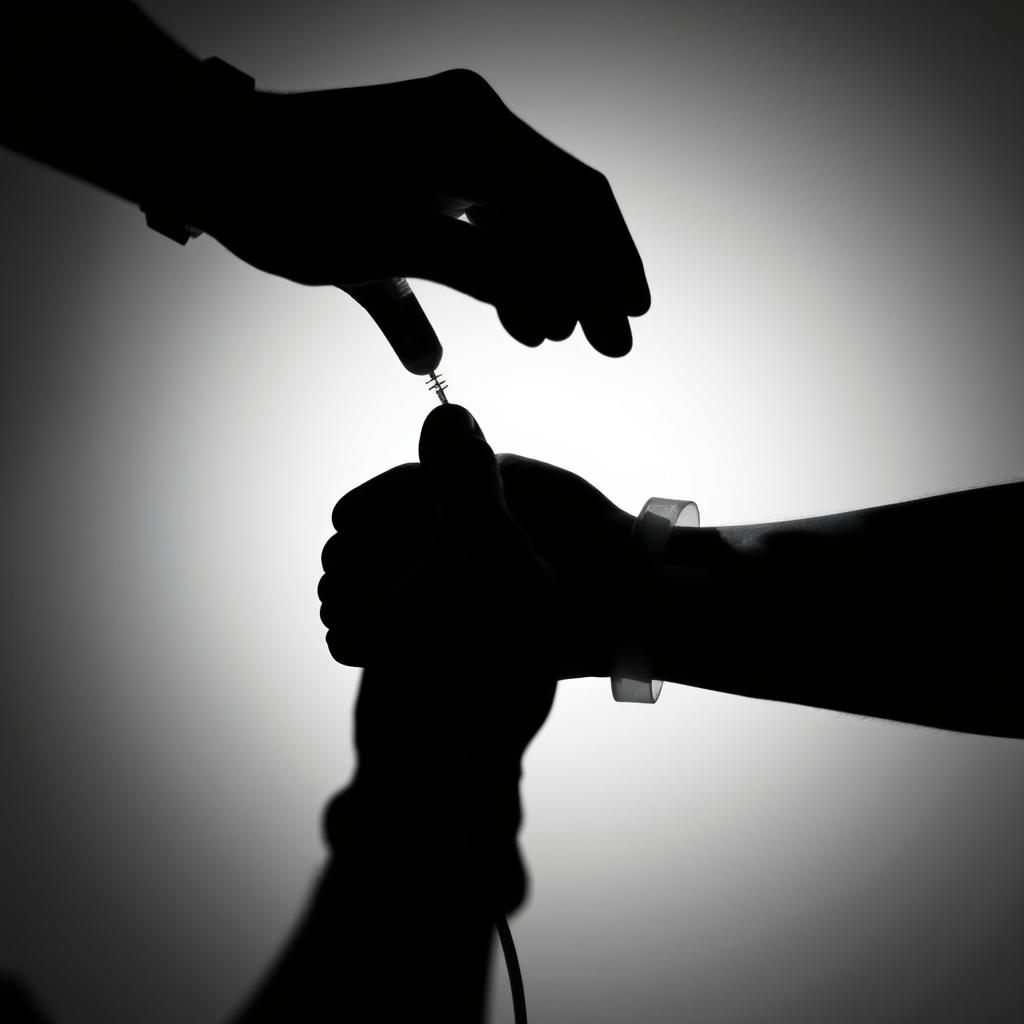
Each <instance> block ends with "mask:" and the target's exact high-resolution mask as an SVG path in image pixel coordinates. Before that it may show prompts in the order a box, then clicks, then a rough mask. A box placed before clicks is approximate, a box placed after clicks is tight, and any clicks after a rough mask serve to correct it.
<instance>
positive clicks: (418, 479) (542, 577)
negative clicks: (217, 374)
mask: <svg viewBox="0 0 1024 1024" xmlns="http://www.w3.org/2000/svg"><path fill="white" fill-rule="evenodd" d="M420 459H421V461H420V463H419V464H416V465H406V466H399V467H397V468H396V469H393V470H390V471H389V472H387V473H384V474H382V475H381V476H379V477H376V478H375V479H373V480H371V481H369V482H368V483H366V484H363V485H362V486H361V487H358V488H356V489H355V490H354V491H352V492H350V493H349V494H348V495H346V496H345V497H344V498H343V499H342V500H341V501H340V502H339V503H338V505H337V507H336V508H335V511H334V524H335V527H336V529H337V531H338V532H337V534H336V535H335V536H334V537H333V538H331V540H330V541H328V543H327V545H326V547H325V549H324V557H323V563H324V569H325V574H324V576H323V579H322V580H321V584H320V598H321V602H322V612H321V615H322V618H323V621H324V623H325V624H326V625H327V627H328V634H327V641H328V646H329V648H330V650H331V653H332V654H333V655H334V657H335V658H337V659H338V660H339V661H341V662H343V663H345V664H349V665H361V666H365V667H366V672H365V673H364V676H363V680H362V683H361V686H360V693H359V699H358V702H357V706H356V747H357V751H358V755H359V768H358V773H357V776H356V780H355V783H354V784H353V786H352V787H350V789H349V790H347V791H346V792H345V793H343V794H342V795H341V796H340V797H339V798H338V801H337V802H336V804H335V806H334V807H333V808H332V810H331V812H330V813H329V815H328V835H329V836H331V837H332V845H334V846H335V848H337V844H338V843H339V842H343V836H344V835H345V834H348V833H346V831H345V829H346V828H348V829H349V833H350V831H351V825H350V824H349V823H350V822H351V820H352V816H353V808H354V807H355V808H359V810H358V813H356V815H355V816H356V817H357V818H359V820H362V821H366V820H368V819H372V820H373V821H374V827H375V828H377V829H378V830H379V829H381V828H383V829H385V830H386V828H387V827H388V826H386V825H384V824H382V822H381V814H385V815H386V816H387V817H388V818H389V820H393V821H394V822H396V823H397V824H396V825H395V827H397V828H400V829H403V830H408V829H412V830H413V831H418V832H419V833H420V834H427V833H430V834H432V835H433V836H434V837H435V839H436V838H437V837H438V836H439V835H443V836H445V837H451V836H454V835H458V836H459V837H460V838H459V840H458V842H456V843H453V846H454V847H457V848H458V850H459V854H458V856H460V857H462V858H464V860H463V864H464V867H463V870H462V872H461V873H462V874H464V875H465V876H467V877H468V876H471V875H473V874H474V873H476V874H477V875H478V877H479V878H480V879H481V884H482V885H483V884H485V882H484V881H483V880H486V884H487V885H492V884H495V885H497V887H498V894H497V895H496V896H495V899H496V900H497V901H498V904H499V909H501V910H502V911H504V912H507V911H508V910H510V909H511V908H512V907H514V906H516V905H517V904H518V903H519V902H520V901H521V899H522V895H523V885H524V875H523V871H522V867H521V863H520V861H519V858H518V851H517V850H516V847H515V835H516V831H517V829H518V827H519V822H520V805H519V794H518V782H519V774H520V762H521V759H522V755H523V752H524V750H525V748H526V746H527V744H528V743H529V742H530V740H531V739H532V737H533V736H534V734H535V733H536V732H537V730H538V729H539V728H540V726H541V725H542V724H543V722H544V719H545V718H546V716H547V714H548V711H549V709H550V706H551V702H552V700H553V697H554V688H555V681H556V678H558V677H559V676H567V675H574V674H576V675H583V674H588V673H589V672H590V671H591V670H594V671H600V670H601V668H602V667H603V666H601V665H599V661H600V658H601V655H600V653H598V654H595V648H596V650H597V651H598V652H600V650H601V649H602V646H604V647H606V646H607V644H608V635H609V633H610V629H609V628H608V624H609V616H610V612H609V611H608V608H607V606H606V605H607V601H606V600H605V597H606V595H607V594H608V593H609V591H610V590H611V589H612V588H611V585H610V583H609V582H606V581H605V579H604V578H603V577H605V576H610V573H611V572H612V571H613V563H614V557H613V553H614V552H615V550H616V549H617V548H618V546H620V545H624V543H625V538H626V536H627V535H628V531H629V522H630V517H628V516H626V515H625V514H624V513H621V512H619V510H617V509H616V508H615V507H614V506H613V505H611V503H610V502H608V501H607V499H605V498H604V497H603V496H602V495H601V494H600V493H599V492H597V491H596V490H595V489H594V488H592V487H590V485H589V484H587V483H586V482H585V481H583V480H581V479H580V478H579V477H576V476H573V475H572V474H571V473H566V472H564V471H562V470H558V469H555V468H554V467H553V466H547V465H545V464H543V463H539V462H532V461H530V460H527V459H520V458H517V457H515V456H504V457H502V458H501V460H500V468H499V460H498V459H496V458H495V456H494V453H493V452H492V450H491V448H490V446H489V445H488V444H487V442H486V440H485V439H484V437H483V434H482V433H481V432H480V429H479V427H478V426H477V425H476V422H475V421H474V420H473V418H472V416H470V414H469V413H468V412H467V411H466V410H465V409H463V408H461V407H459V406H453V405H449V406H442V407H439V408H437V409H435V410H434V411H433V412H432V413H431V414H430V415H429V416H428V417H427V419H426V421H425V423H424V425H423V432H422V436H421V439H420ZM524 526H527V527H528V528H529V529H531V530H532V531H533V533H532V534H529V533H528V532H527V531H526V530H524V528H523V527H524ZM546 556H550V560H549V557H546ZM334 822H337V823H338V824H334Z"/></svg>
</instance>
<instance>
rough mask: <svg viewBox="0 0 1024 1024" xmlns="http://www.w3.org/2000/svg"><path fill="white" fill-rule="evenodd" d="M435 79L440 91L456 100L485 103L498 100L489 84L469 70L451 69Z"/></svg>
mask: <svg viewBox="0 0 1024 1024" xmlns="http://www.w3.org/2000/svg"><path fill="white" fill-rule="evenodd" d="M437 78H438V79H439V80H440V84H441V87H442V89H443V90H444V91H445V92H446V93H447V94H448V95H450V96H451V97H453V98H454V99H457V100H461V101H463V102H464V101H465V100H467V99H468V100H470V101H475V102H479V103H487V102H491V101H493V100H496V99H497V98H498V94H497V93H496V92H495V91H494V89H493V88H492V86H491V84H490V82H488V81H487V79H486V78H484V76H483V75H481V74H480V73H479V72H478V71H473V70H471V69H470V68H451V69H450V70H448V71H442V72H441V73H440V74H439V75H438V76H437Z"/></svg>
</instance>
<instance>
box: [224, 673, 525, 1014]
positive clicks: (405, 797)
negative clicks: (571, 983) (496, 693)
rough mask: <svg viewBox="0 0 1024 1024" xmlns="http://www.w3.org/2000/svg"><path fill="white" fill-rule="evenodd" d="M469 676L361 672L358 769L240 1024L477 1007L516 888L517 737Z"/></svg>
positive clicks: (518, 896) (332, 810)
mask: <svg viewBox="0 0 1024 1024" xmlns="http://www.w3.org/2000/svg"><path fill="white" fill-rule="evenodd" d="M463 682H464V681H463ZM481 685H483V684H481ZM469 689H471V687H469V686H463V685H460V681H459V679H458V678H457V677H453V676H451V675H446V674H444V673H443V672H441V671H438V672H436V673H435V672H433V671H432V670H429V669H427V668H420V669H417V670H416V671H412V672H403V671H386V672H385V671H381V670H373V671H370V670H367V671H366V672H365V673H364V675H363V680H362V683H361V686H360V693H359V699H358V701H357V704H356V713H355V725H356V729H355V731H356V748H357V753H358V757H359V769H358V772H357V775H356V778H355V780H354V781H353V783H352V784H351V785H350V786H349V787H348V788H347V789H346V790H344V791H343V792H342V793H341V794H339V795H338V796H337V797H336V798H335V799H334V800H333V801H332V803H331V805H330V806H329V808H328V811H327V814H326V815H325V822H324V832H325V836H326V839H327V843H328V846H329V847H330V850H331V858H330V861H329V864H328V867H327V869H326V871H325V873H324V877H323V878H322V880H321V882H320V883H319V885H318V887H317V891H316V894H315V896H314V899H313V901H312V904H311V906H310V907H309V909H308V911H307V912H306V914H305V916H304V919H303V922H302V924H301V926H300V927H299V929H298V931H297V932H296V934H295V935H294V936H293V937H292V939H291V940H290V941H289V943H288V947H287V949H286V950H285V952H284V954H283V955H282V956H281V958H280V960H279V962H278V963H277V964H276V965H275V966H274V968H273V970H272V971H271V972H270V974H269V975H268V976H267V978H266V979H265V981H264V982H263V983H262V984H261V986H260V989H259V991H258V992H257V993H256V995H255V996H254V997H253V999H252V1000H251V1002H250V1004H249V1006H248V1007H247V1009H246V1010H245V1012H244V1013H243V1015H242V1016H241V1017H240V1018H239V1019H238V1020H237V1022H236V1024H291V1022H293V1021H306V1020H309V1021H312V1020H345V1021H366V1022H372V1021H385V1020H388V1021H390V1020H409V1021H413V1020H415V1021H438V1022H440V1021H444V1022H445V1024H479V1021H481V1020H482V1016H483V1011H484V995H485V990H486V981H487V969H488V961H489V953H490V948H491V943H492V939H493V933H494V926H495V922H496V920H497V919H498V917H499V916H500V915H503V914H507V913H510V912H511V911H512V910H513V909H514V908H515V907H516V906H518V905H519V903H520V902H521V901H522V897H523V889H524V885H525V881H524V874H523V869H522V863H521V861H520V858H519V855H518V849H517V846H516V833H517V831H518V828H519V823H520V806H519V775H520V770H519V763H520V755H521V749H519V748H518V747H516V745H515V744H512V745H511V746H509V743H508V741H507V740H506V739H503V737H502V736H501V735H499V734H496V732H495V730H494V729H493V727H489V725H488V722H487V720H486V713H485V712H484V710H483V709H484V708H485V706H486V704H487V702H488V699H489V697H488V693H487V692H484V693H479V694H474V696H473V697H472V698H470V697H469V696H468V693H467V690H469ZM481 715H484V716H485V717H484V719H483V720H481ZM520 746H521V744H520Z"/></svg>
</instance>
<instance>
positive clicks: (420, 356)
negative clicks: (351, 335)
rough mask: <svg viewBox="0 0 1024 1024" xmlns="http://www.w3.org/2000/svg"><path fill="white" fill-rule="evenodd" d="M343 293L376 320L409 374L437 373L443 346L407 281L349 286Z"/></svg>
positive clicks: (387, 280) (398, 279)
mask: <svg viewBox="0 0 1024 1024" xmlns="http://www.w3.org/2000/svg"><path fill="white" fill-rule="evenodd" d="M343 291H346V292H348V294H349V295H351V296H352V298H353V299H355V300H356V302H358V303H359V305H360V306H362V307H363V309H365V310H366V312H367V313H369V314H370V316H371V317H373V320H374V323H376V325H377V326H378V327H379V328H380V330H381V333H382V334H383V335H384V337H385V338H387V340H388V343H389V344H390V345H391V347H392V348H393V349H394V351H395V355H397V356H398V358H399V359H400V360H401V361H402V365H403V366H404V367H405V368H406V369H407V370H408V371H409V372H410V373H415V374H418V375H419V376H421V377H425V376H426V375H427V374H428V373H432V372H433V371H434V370H436V369H437V367H438V366H439V365H440V362H441V356H442V354H443V353H442V351H441V343H440V342H439V341H438V340H437V335H436V334H435V333H434V328H433V327H432V326H431V324H430V321H429V320H428V319H427V314H426V313H424V312H423V307H422V306H420V304H419V300H418V299H417V298H416V296H415V295H414V294H413V291H412V289H411V288H410V287H409V284H408V282H407V281H406V280H405V278H402V277H397V278H396V277H392V278H385V279H384V280H382V281H370V282H368V283H366V284H362V285H347V286H345V287H344V288H343Z"/></svg>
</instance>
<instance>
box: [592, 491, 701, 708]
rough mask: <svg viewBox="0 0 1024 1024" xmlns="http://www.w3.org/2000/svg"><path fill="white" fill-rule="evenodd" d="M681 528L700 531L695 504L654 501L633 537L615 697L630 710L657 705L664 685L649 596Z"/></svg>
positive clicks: (642, 512) (614, 676) (647, 506)
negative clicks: (656, 667)
mask: <svg viewBox="0 0 1024 1024" xmlns="http://www.w3.org/2000/svg"><path fill="white" fill-rule="evenodd" d="M676 526H700V511H699V509H698V508H697V505H696V503H695V502H692V501H687V500H685V499H673V498H648V499H647V501H646V502H645V503H644V507H643V508H642V509H641V510H640V515H639V516H637V518H636V522H634V523H633V530H632V532H631V533H630V537H629V550H628V559H629V587H630V593H629V594H628V595H627V602H626V610H625V614H624V616H623V622H622V634H621V637H620V641H619V645H618V648H617V649H616V652H615V654H614V656H613V659H612V677H611V678H612V697H614V698H615V700H617V701H622V702H626V703H630V704H653V703H654V702H655V701H656V700H657V699H658V697H659V695H660V694H661V687H662V680H660V679H654V678H653V670H652V668H651V640H650V635H649V628H648V622H647V618H646V615H645V610H646V608H647V600H646V598H645V591H649V589H650V586H651V583H652V582H653V579H654V574H655V572H656V571H657V567H658V563H659V562H660V561H661V557H662V555H663V554H664V552H665V547H666V546H667V545H668V539H669V537H670V536H671V534H672V530H673V528H674V527H676Z"/></svg>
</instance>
